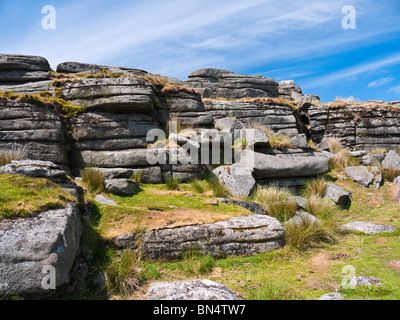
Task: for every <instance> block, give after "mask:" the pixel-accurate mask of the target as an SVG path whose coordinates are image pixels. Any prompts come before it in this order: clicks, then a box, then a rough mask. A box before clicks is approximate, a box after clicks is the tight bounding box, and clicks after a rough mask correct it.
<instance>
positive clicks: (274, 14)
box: [0, 0, 400, 102]
mask: <svg viewBox="0 0 400 320" xmlns="http://www.w3.org/2000/svg"><path fill="white" fill-rule="evenodd" d="M44 5H53V6H54V7H55V8H56V13H57V16H56V19H57V20H56V29H55V30H44V29H43V28H42V26H41V21H42V19H43V17H44V16H45V15H44V14H42V13H41V11H42V7H43V6H44ZM345 5H352V6H354V7H355V9H356V18H357V28H356V29H355V30H344V29H343V28H342V19H343V17H344V16H345V15H344V14H343V13H342V7H343V6H345ZM0 30H1V31H0V53H18V54H31V55H40V56H44V57H46V58H47V59H48V60H49V62H50V64H51V66H52V68H53V69H55V68H56V66H57V64H58V63H60V62H64V61H79V62H89V63H97V64H103V65H116V66H126V67H132V68H139V69H144V70H147V71H151V72H154V73H160V74H164V75H168V76H175V77H178V78H180V79H182V80H185V79H187V75H188V74H189V73H190V72H191V71H193V70H195V69H198V68H203V67H213V68H221V69H228V70H232V71H235V72H238V73H244V74H251V75H255V74H261V75H263V76H267V77H271V78H274V79H276V80H278V81H280V80H286V79H293V80H295V81H296V84H298V85H299V86H301V87H302V88H303V91H304V92H305V93H314V94H318V95H320V97H321V100H322V101H325V102H326V101H330V100H332V99H334V98H335V97H336V96H342V97H349V96H354V97H356V98H358V99H360V100H363V101H364V100H367V99H372V98H376V99H384V100H389V101H391V100H400V50H399V49H400V1H398V0H380V1H378V0H374V1H372V0H343V1H342V0H335V1H327V0H324V1H314V0H296V1H288V0H279V1H276V0H246V1H243V0H202V1H200V0H190V1H188V0H169V1H165V0H164V1H158V0H146V1H134V0H131V1H124V0H120V1H104V0H100V1H99V0H97V1H94V0H88V1H82V0H81V1H76V0H69V1H52V0H46V1H29V0H14V1H11V0H0Z"/></svg>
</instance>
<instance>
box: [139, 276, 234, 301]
mask: <svg viewBox="0 0 400 320" xmlns="http://www.w3.org/2000/svg"><path fill="white" fill-rule="evenodd" d="M146 298H147V299H148V300H180V301H183V300H241V298H240V297H239V295H238V294H237V293H236V292H234V291H232V290H230V289H228V288H227V287H225V286H224V285H222V284H219V283H216V282H214V281H210V280H190V281H173V282H153V283H151V284H150V287H149V289H148V290H147V292H146Z"/></svg>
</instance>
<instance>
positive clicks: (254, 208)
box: [217, 198, 267, 215]
mask: <svg viewBox="0 0 400 320" xmlns="http://www.w3.org/2000/svg"><path fill="white" fill-rule="evenodd" d="M217 200H218V201H219V202H221V203H227V204H235V205H237V206H239V207H242V208H245V209H247V210H249V211H251V212H254V213H255V214H262V215H267V212H266V211H265V210H264V208H263V206H262V205H261V204H259V203H257V202H253V201H241V200H233V199H225V198H217Z"/></svg>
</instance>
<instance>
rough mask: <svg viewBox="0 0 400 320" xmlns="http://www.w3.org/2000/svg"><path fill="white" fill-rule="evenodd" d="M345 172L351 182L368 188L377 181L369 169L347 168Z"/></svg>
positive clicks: (359, 167) (361, 167) (360, 167)
mask: <svg viewBox="0 0 400 320" xmlns="http://www.w3.org/2000/svg"><path fill="white" fill-rule="evenodd" d="M344 172H345V173H346V175H347V176H348V177H349V178H350V179H351V180H353V181H354V182H357V183H358V184H360V185H362V186H363V187H366V188H368V187H369V186H371V184H372V183H373V182H374V179H375V175H374V174H373V173H371V172H369V171H368V168H367V167H363V166H358V167H347V168H345V169H344Z"/></svg>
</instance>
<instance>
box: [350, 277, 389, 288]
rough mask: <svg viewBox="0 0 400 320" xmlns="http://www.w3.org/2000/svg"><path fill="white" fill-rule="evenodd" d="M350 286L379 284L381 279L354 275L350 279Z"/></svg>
mask: <svg viewBox="0 0 400 320" xmlns="http://www.w3.org/2000/svg"><path fill="white" fill-rule="evenodd" d="M350 285H351V286H381V285H382V281H381V280H380V279H378V278H376V277H354V278H353V279H351V280H350Z"/></svg>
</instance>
